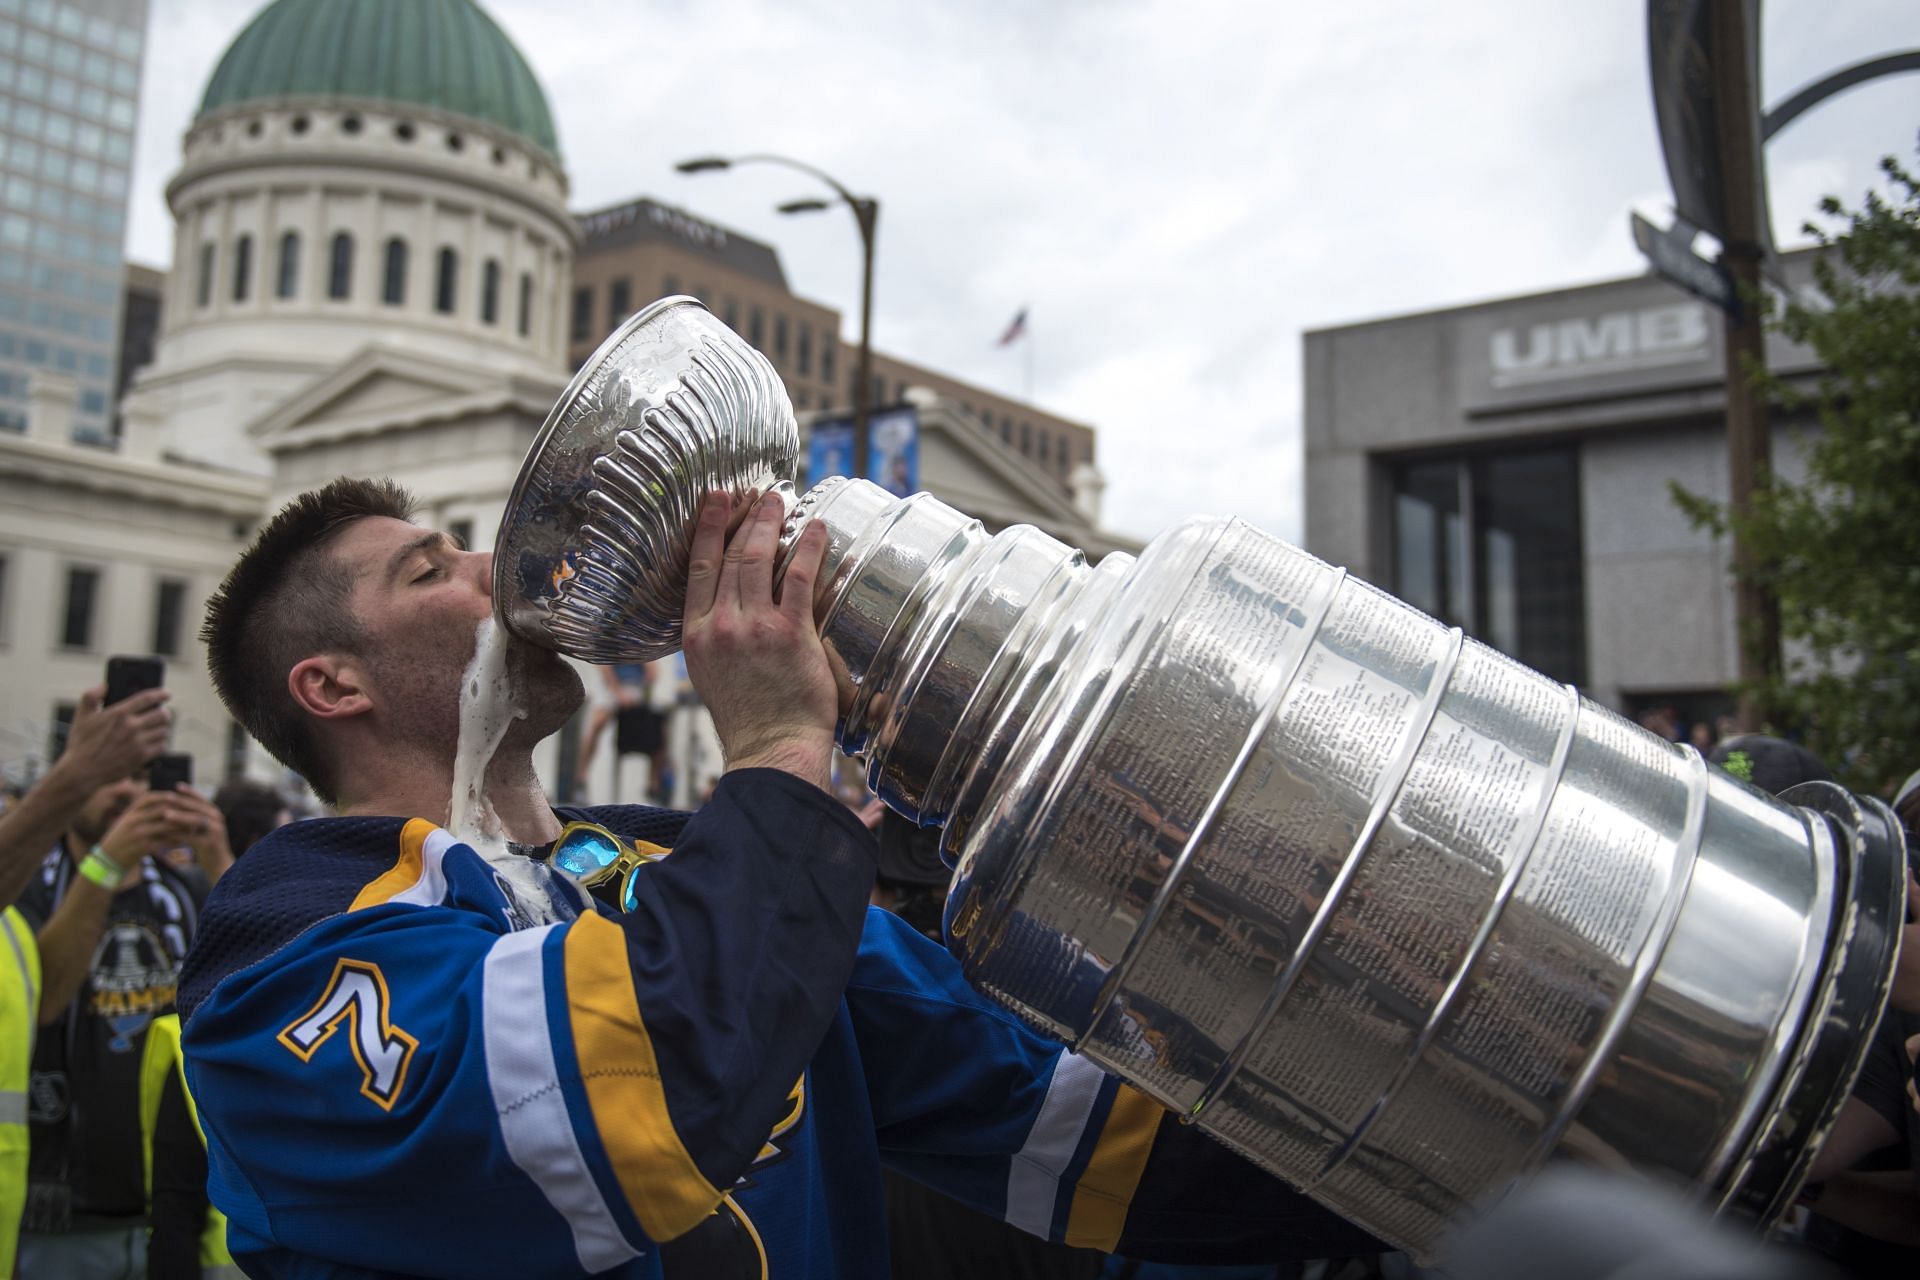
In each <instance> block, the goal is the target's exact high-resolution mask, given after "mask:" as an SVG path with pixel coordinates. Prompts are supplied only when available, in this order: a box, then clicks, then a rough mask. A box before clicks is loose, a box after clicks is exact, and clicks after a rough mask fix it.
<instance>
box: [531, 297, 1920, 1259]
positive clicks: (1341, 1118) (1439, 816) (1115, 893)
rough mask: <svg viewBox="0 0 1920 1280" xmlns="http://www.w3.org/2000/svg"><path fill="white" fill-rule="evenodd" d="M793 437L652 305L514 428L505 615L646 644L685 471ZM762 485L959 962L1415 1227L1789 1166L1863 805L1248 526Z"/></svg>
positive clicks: (1436, 1234)
mask: <svg viewBox="0 0 1920 1280" xmlns="http://www.w3.org/2000/svg"><path fill="white" fill-rule="evenodd" d="M798 450H799V440H798V434H797V431H796V428H795V425H794V419H793V414H792V410H791V408H790V406H789V404H788V401H787V397H786V393H785V391H784V389H783V388H782V387H781V385H780V382H779V379H778V377H777V376H776V375H775V373H774V372H773V370H772V368H771V366H769V365H768V364H767V362H766V361H765V359H764V358H762V357H761V356H760V355H759V354H758V353H757V352H755V351H754V350H753V349H752V348H751V347H749V346H748V345H747V344H746V343H744V342H743V341H741V340H740V339H739V338H738V337H737V336H736V335H734V334H733V333H732V332H731V331H729V330H728V329H727V328H726V327H725V326H723V325H721V324H720V323H719V322H718V321H717V320H715V319H714V318H713V316H712V315H710V314H709V313H708V312H707V311H706V310H705V308H703V307H701V306H700V305H699V304H698V303H697V302H695V301H693V300H692V299H686V298H669V299H664V300H662V301H660V302H657V303H654V304H653V305H652V306H650V307H648V308H646V309H645V310H643V311H641V312H640V313H638V314H637V315H635V316H634V317H633V318H632V319H630V320H629V321H628V322H627V323H626V324H624V325H623V326H621V328H620V329H618V330H616V331H615V333H614V334H613V335H612V336H611V337H610V338H609V339H608V340H607V342H606V343H605V344H604V345H603V346H602V347H601V349H600V350H599V352H597V353H596V354H595V355H594V356H593V358H591V359H590V360H589V361H588V362H587V363H586V365H585V366H583V367H582V369H581V371H580V373H579V375H578V376H577V377H576V378H575V379H574V382H573V384H572V386H570V387H569V388H568V390H567V392H566V394H565V396H563V398H562V399H561V401H560V402H559V404H558V405H557V406H556V407H555V409H554V411H553V413H552V415H551V416H550V417H549V419H548V421H547V423H546V425H545V426H544V427H543V429H542V431H541V433H540V435H539V437H538V438H537V440H536V441H535V444H534V446H533V448H532V449H531V450H530V452H529V454H528V457H527V460H526V463H525V465H524V466H523V469H522V473H521V476H520V480H519V482H518V484H517V485H516V488H515V491H514V497H513V499H512V500H511V502H510V503H509V506H508V509H507V513H506V517H505V520H504V523H503V525H502V528H501V532H500V537H499V540H498V542H497V544H496V553H495V584H494V592H495V608H496V611H497V612H498V613H499V615H500V617H501V619H502V621H503V623H504V624H505V625H506V626H508V627H509V628H510V629H511V630H512V631H514V632H515V633H516V634H517V635H519V636H521V637H522V638H524V639H527V640H529V641H532V642H534V643H537V644H541V645H544V646H547V647H550V648H554V649H558V650H561V651H563V652H567V653H571V654H574V655H576V656H579V657H583V658H588V659H591V660H593V661H598V662H608V661H613V660H616V659H618V660H636V659H646V658H653V657H659V656H662V655H664V654H666V653H670V652H672V651H673V650H674V649H675V648H677V647H678V643H679V638H678V634H679V633H678V625H679V611H680V607H681V602H682V591H683V584H684V579H685V573H686V559H687V549H688V545H689V542H690V536H691V518H692V514H693V511H694V509H695V507H696V505H697V503H698V501H699V499H700V497H701V496H702V495H703V494H705V493H707V492H709V491H713V490H733V491H738V490H744V489H748V488H754V489H762V490H764V489H768V488H777V489H780V490H781V491H782V492H783V493H785V494H788V495H791V492H792V491H791V483H792V481H793V479H794V468H795V465H796V461H797V457H798ZM788 501H789V508H790V513H789V519H788V524H787V530H786V538H787V539H788V546H789V547H790V546H791V539H792V538H793V537H794V536H795V535H796V534H797V531H798V530H799V529H800V528H801V527H803V526H804V525H805V524H806V523H807V522H809V521H818V522H820V523H822V524H824V525H825V526H826V529H827V533H828V542H829V551H828V558H827V564H826V566H825V569H824V571H823V572H822V574H821V577H820V583H819V587H818V593H817V596H816V601H815V604H816V616H817V617H818V619H819V621H820V626H821V632H822V637H823V639H824V641H825V642H826V644H827V645H828V647H829V648H830V649H831V650H832V651H833V653H834V655H835V656H836V657H837V659H838V661H839V662H840V663H841V664H842V665H844V667H845V670H846V671H847V673H848V676H849V678H850V679H851V681H852V683H853V685H854V689H855V696H854V700H853V704H852V707H851V709H850V710H849V711H848V712H847V713H846V715H845V716H844V717H843V719H842V721H841V723H840V725H839V728H838V736H839V742H840V745H841V746H842V748H843V749H844V750H846V751H847V752H849V753H850V754H853V755H857V756H860V757H862V758H863V759H864V761H865V765H866V769H867V776H868V780H869V782H870V783H871V785H872V786H873V787H874V789H875V790H876V791H877V792H878V794H879V795H880V796H881V798H882V799H883V800H885V801H886V802H887V803H888V804H889V805H891V806H892V807H893V808H895V809H896V810H898V811H900V812H901V813H904V814H906V815H907V816H909V817H911V818H913V819H915V820H917V821H919V822H922V823H925V824H939V825H941V826H943V828H944V835H943V840H942V848H943V851H944V852H945V854H946V855H947V856H948V857H949V858H950V859H951V860H952V861H954V863H955V864H956V866H957V872H956V875H955V878H954V883H953V888H952V890H951V893H950V896H949V899H948V903H947V919H946V923H947V934H948V945H949V947H950V948H951V949H952V951H953V952H954V954H955V955H956V956H957V957H958V958H959V959H960V961H961V963H962V965H963V966H964V968H965V971H966V973H967V976H968V979H969V981H971V982H972V983H973V985H974V986H975V987H976V988H977V989H979V990H980V991H982V992H984V993H986V994H987V995H989V996H990V997H992V998H993V999H995V1000H997V1001H999V1002H1001V1003H1002V1004H1004V1005H1005V1006H1007V1007H1008V1008H1010V1009H1013V1010H1015V1011H1017V1012H1018V1013H1019V1014H1020V1015H1021V1016H1022V1017H1023V1018H1025V1019H1026V1020H1027V1021H1029V1022H1030V1023H1031V1024H1032V1025H1034V1026H1035V1027H1037V1028H1039V1029H1040V1030H1042V1031H1044V1032H1045V1033H1047V1034H1049V1035H1051V1036H1053V1037H1055V1038H1056V1039H1059V1040H1061V1041H1063V1042H1065V1043H1068V1044H1071V1045H1073V1046H1074V1047H1075V1048H1076V1049H1078V1050H1079V1051H1080V1052H1081V1053H1083V1054H1085V1055H1087V1056H1088V1057H1090V1058H1091V1059H1093V1060H1094V1061H1095V1062H1097V1063H1099V1064H1100V1065H1101V1066H1102V1067H1103V1068H1105V1069H1106V1070H1108V1071H1110V1072H1112V1073H1113V1074H1115V1075H1117V1076H1120V1077H1122V1078H1124V1079H1126V1080H1127V1081H1129V1082H1131V1083H1132V1084H1134V1085H1136V1086H1137V1087H1139V1088H1141V1089H1143V1090H1145V1091H1146V1092H1147V1093H1149V1094H1151V1095H1152V1096H1153V1097H1154V1098H1156V1099H1157V1100H1159V1101H1160V1102H1161V1103H1162V1104H1164V1105H1165V1106H1167V1107H1168V1108H1169V1109H1171V1110H1173V1111H1174V1112H1176V1113H1178V1114H1179V1115H1181V1116H1182V1117H1184V1118H1186V1119H1188V1120H1191V1121H1193V1122H1194V1123H1197V1124H1199V1125H1201V1126H1202V1127H1203V1128H1204V1129H1206V1130H1207V1131H1208V1132H1209V1133H1211V1134H1212V1135H1213V1136H1214V1137H1216V1138H1218V1139H1219V1140H1221V1141H1222V1142H1224V1143H1226V1144H1227V1145H1229V1146H1231V1147H1233V1148H1235V1149H1236V1150H1238V1151H1240V1152H1242V1153H1243V1154H1245V1155H1247V1156H1248V1157H1249V1158H1251V1159H1252V1160H1254V1161H1255V1162H1257V1163H1258V1164H1260V1165H1262V1166H1263V1167H1265V1168H1267V1169H1269V1170H1271V1171H1273V1172H1274V1173H1276V1174H1278V1175H1280V1176H1281V1177H1283V1178H1285V1179H1286V1180H1287V1181H1289V1182H1290V1183H1292V1184H1293V1185H1295V1186H1297V1187H1299V1188H1301V1189H1302V1190H1304V1191H1306V1192H1307V1193H1308V1194H1310V1195H1312V1196H1313V1197H1314V1198H1316V1199H1318V1200H1319V1201H1321V1202H1322V1203H1324V1204H1326V1205H1328V1206H1329V1207H1331V1208H1333V1209H1334V1210H1336V1211H1337V1212H1339V1213H1341V1214H1343V1215H1344V1216H1346V1217H1347V1218H1349V1219H1351V1220H1352V1221H1354V1222H1355V1223H1357V1224H1359V1225H1361V1226H1363V1227H1365V1228H1367V1229H1368V1230H1370V1231H1372V1232H1373V1233H1374V1234H1376V1235H1378V1236H1380V1237H1381V1238H1383V1239H1385V1240H1388V1241H1390V1242H1392V1243H1393V1244H1395V1245H1396V1246H1398V1247H1400V1248H1403V1249H1406V1250H1408V1251H1409V1252H1411V1253H1413V1254H1414V1255H1415V1256H1416V1257H1419V1258H1422V1259H1425V1258H1430V1257H1432V1256H1434V1255H1435V1254H1436V1253H1437V1252H1438V1251H1439V1250H1440V1248H1441V1245H1442V1241H1443V1238H1444V1235H1445V1232H1446V1231H1447V1229H1448V1228H1449V1227H1450V1226H1451V1225H1453V1224H1455V1223H1457V1222H1458V1221H1460V1220H1461V1219H1462V1218H1464V1217H1466V1216H1468V1215H1470V1214H1472V1213H1474V1212H1477V1211H1479V1210H1481V1209H1483V1208H1484V1207H1485V1206H1486V1205H1487V1203H1488V1202H1489V1201H1490V1200H1492V1199H1494V1198H1496V1197H1498V1196H1499V1195H1500V1194H1501V1193H1502V1192H1503V1191H1505V1190H1506V1189H1507V1188H1509V1187H1510V1186H1512V1185H1513V1184H1514V1183H1515V1182H1516V1181H1518V1180H1520V1179H1523V1178H1526V1177H1527V1176H1529V1175H1530V1174H1531V1173H1532V1172H1534V1171H1535V1170H1537V1169H1538V1168H1540V1167H1541V1166H1542V1165H1543V1164H1545V1163H1546V1162H1547V1161H1549V1160H1556V1159H1574V1160H1578V1161H1582V1162H1585V1163H1588V1164H1592V1165H1598V1166H1601V1167H1605V1168H1613V1169H1621V1170H1632V1171H1635V1172H1637V1173H1639V1174H1642V1175H1645V1176H1649V1177H1655V1178H1660V1179H1664V1180H1669V1181H1673V1182H1677V1183H1680V1184H1683V1185H1685V1186H1687V1187H1690V1188H1692V1189H1693V1194H1694V1195H1695V1197H1696V1198H1697V1199H1698V1200H1699V1201H1700V1202H1701V1203H1703V1204H1704V1205H1706V1206H1707V1207H1709V1208H1713V1209H1716V1210H1721V1209H1724V1210H1728V1211H1731V1212H1734V1213H1736V1214H1738V1215H1740V1216H1743V1217H1746V1218H1749V1219H1752V1220H1754V1221H1756V1222H1758V1223H1760V1224H1763V1225H1764V1224H1767V1223H1770V1222H1771V1221H1773V1220H1774V1219H1775V1218H1777V1216H1778V1215H1779V1214H1780V1213H1781V1212H1782V1211H1783V1210H1784V1209H1785V1207H1786V1206H1787V1204H1788V1203H1789V1202H1790V1201H1791V1199H1792V1198H1793V1196H1794V1194H1795V1192H1796V1191H1797V1188H1798V1186H1799V1184H1800V1181H1801V1180H1802V1178H1803V1177H1804V1175H1805V1172H1806V1168H1807V1165H1808V1163H1809V1162H1810V1161H1811V1158H1812V1155H1813V1152H1814V1150H1815V1149H1816V1148H1817V1146H1818V1143H1819V1141H1820V1139H1821V1138H1822V1137H1823V1136H1824V1134H1825V1132H1826V1130H1827V1129H1828V1128H1829V1127H1830V1126H1831V1124H1832V1122H1833V1120H1834V1117H1835V1115H1836V1114H1837V1112H1838V1109H1839V1106H1840V1104H1841V1102H1842V1101H1843V1100H1844V1098H1845V1096H1846V1093H1847V1090H1848V1089H1849V1087H1850V1085H1851V1083H1852V1080H1853V1077H1854V1075H1855V1074H1856V1073H1857V1071H1858V1069H1859V1065H1860V1062H1861V1059H1862V1056H1863V1054H1864V1052H1865V1047H1866V1043H1867V1040H1868V1038H1869V1036H1870V1033H1871V1031H1872V1029H1873V1026H1874V1023H1875V1021H1876V1019H1877V1017H1878V1015H1879V1012H1880V1009H1881V1007H1882V1005H1883V1004H1884V1001H1885V998H1886V992H1887V987H1888V983H1889V981H1890V975H1891V971H1892V966H1893V963H1894V958H1895V949H1896V947H1897V944H1898V931H1899V928H1900V922H1901V902H1902V897H1903V886H1902V878H1903V876H1904V866H1905V859H1904V844H1903V841H1902V836H1901V834H1900V828H1899V824H1898V822H1897V821H1896V820H1895V819H1894V817H1893V815H1892V814H1891V812H1890V811H1889V810H1888V809H1887V808H1886V806H1884V805H1883V804H1881V803H1880V802H1878V801H1876V800H1871V799H1861V798H1858V797H1855V796H1852V795H1850V794H1849V793H1847V792H1845V791H1844V790H1842V789H1840V788H1839V787H1836V786H1832V785H1830V784H1818V783H1815V784H1808V785H1806V786H1803V787H1801V788H1797V789H1796V790H1795V791H1794V792H1792V793H1790V794H1789V796H1788V797H1787V800H1789V801H1791V802H1792V803H1788V802H1786V801H1782V800H1778V799H1775V798H1773V797H1769V796H1766V795H1763V794H1761V793H1760V792H1758V791H1756V790H1754V789H1753V788H1751V787H1748V786H1746V785H1745V784H1743V783H1741V782H1739V781H1736V780H1735V779H1733V778H1732V777H1730V776H1728V775H1726V774H1725V773H1723V772H1721V771H1718V770H1715V769H1712V768H1710V767H1708V766H1707V765H1706V764H1705V762H1704V761H1702V760H1701V758H1700V757H1699V755H1698V753H1696V752H1694V751H1693V750H1692V749H1691V748H1689V747H1685V746H1680V745H1676V744H1673V743H1669V742H1667V741H1665V740H1663V739H1661V738H1658V737H1656V736H1654V735H1652V734H1650V733H1648V732H1646V731H1645V730H1643V729H1640V728H1639V727H1637V726H1635V725H1632V724H1630V723H1628V722H1627V721H1625V720H1623V719H1621V718H1620V717H1619V716H1617V715H1615V714H1614V713H1613V712H1611V711H1609V710H1607V709H1605V708H1603V707H1601V706H1599V705H1597V704H1595V703H1593V702H1592V701H1590V700H1588V699H1586V698H1584V697H1582V696H1581V695H1580V694H1579V692H1578V691H1577V690H1576V689H1574V688H1572V687H1571V686H1567V685H1563V684H1559V683H1556V682H1554V681H1552V680H1549V679H1548V678H1547V677H1545V676H1542V675H1540V674H1538V673H1537V672H1534V671H1531V670H1529V669H1528V668H1526V667H1524V666H1522V665H1520V664H1518V663H1516V662H1514V661H1512V660H1511V659H1509V658H1506V657H1504V656H1502V655H1501V654H1499V653H1497V652H1495V651H1493V650H1491V649H1489V648H1487V647H1486V646H1484V645H1482V644H1480V643H1478V642H1476V641H1474V640H1472V639H1469V638H1467V637H1465V636H1463V635H1462V634H1461V632H1460V631H1459V630H1458V629H1457V628H1449V627H1446V626H1444V625H1442V624H1441V623H1439V622H1436V621H1434V620H1433V619H1432V618H1429V617H1427V616H1425V615H1424V614H1421V613H1420V612H1418V611H1417V610H1415V609H1413V608H1412V607H1410V606H1409V605H1406V604H1404V603H1402V602H1400V601H1398V600H1396V599H1394V598H1393V597H1391V596H1389V595H1387V594H1385V593H1383V592H1381V591H1379V590H1377V589H1375V588H1374V587H1372V586H1369V585H1368V584H1366V583H1364V582H1361V581H1359V580H1358V579H1355V578H1352V577H1349V576H1347V575H1346V573H1345V572H1344V571H1343V570H1340V569H1336V568H1333V567H1331V566H1329V565H1327V564H1324V563H1322V562H1321V561H1319V560H1317V559H1315V558H1314V557H1312V556H1311V555H1308V554H1307V553H1305V552H1304V551H1301V550H1299V549H1298V548H1295V547H1292V546H1289V545H1288V544H1286V543H1284V542H1282V541H1280V540H1279V539H1276V538H1273V537H1271V536H1269V535H1267V534H1265V533H1262V532H1260V531H1259V530H1256V529H1253V528H1251V527H1249V526H1247V525H1245V524H1243V523H1241V522H1239V521H1235V520H1224V519H1198V520H1192V521H1189V522H1187V523H1185V524H1183V525H1180V526H1178V527H1177V528H1175V529H1173V530H1172V531H1170V532H1168V533H1166V534H1163V535H1162V536H1161V537H1159V538H1157V539H1156V540H1155V541H1154V542H1153V543H1151V544H1150V545H1149V546H1148V547H1147V548H1146V549H1145V550H1144V551H1143V552H1142V553H1141V554H1140V555H1139V556H1138V557H1137V558H1136V557H1133V556H1128V555H1124V554H1115V555H1110V556H1107V557H1106V558H1105V559H1103V560H1102V561H1101V562H1100V563H1099V564H1098V565H1089V564H1087V563H1086V562H1085V560H1084V558H1083V557H1082V556H1081V555H1080V553H1079V552H1077V551H1075V550H1074V549H1072V548H1069V547H1067V546H1065V545H1064V544H1062V543H1060V542H1058V541H1056V540H1055V539H1053V538H1050V537H1048V536H1046V535H1045V534H1042V533H1040V532H1039V531H1038V530H1035V529H1033V528H1030V527H1025V526H1015V527H1013V528H1009V529H1005V530H1001V531H999V532H998V533H992V534H990V533H988V532H987V531H986V530H985V529H983V528H982V526H981V525H980V524H979V522H977V521H975V520H972V519H969V518H968V517H966V516H965V515H963V514H961V513H960V512H957V511H955V510H954V509H953V508H951V507H949V506H947V505H946V504H944V503H941V502H939V501H938V500H936V499H934V498H933V497H931V496H930V495H928V494H924V493H922V494H916V495H914V496H912V497H909V498H905V499H900V498H896V497H894V496H893V495H891V494H889V493H887V492H885V491H884V490H882V489H880V488H879V487H878V486H876V485H873V484H870V483H867V482H865V481H859V480H847V479H844V478H833V479H828V480H826V481H823V482H822V483H820V484H818V485H815V486H814V487H813V488H812V489H810V490H809V491H808V492H806V493H805V494H804V495H801V496H800V497H798V498H797V499H794V498H792V497H789V498H788Z"/></svg>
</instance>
